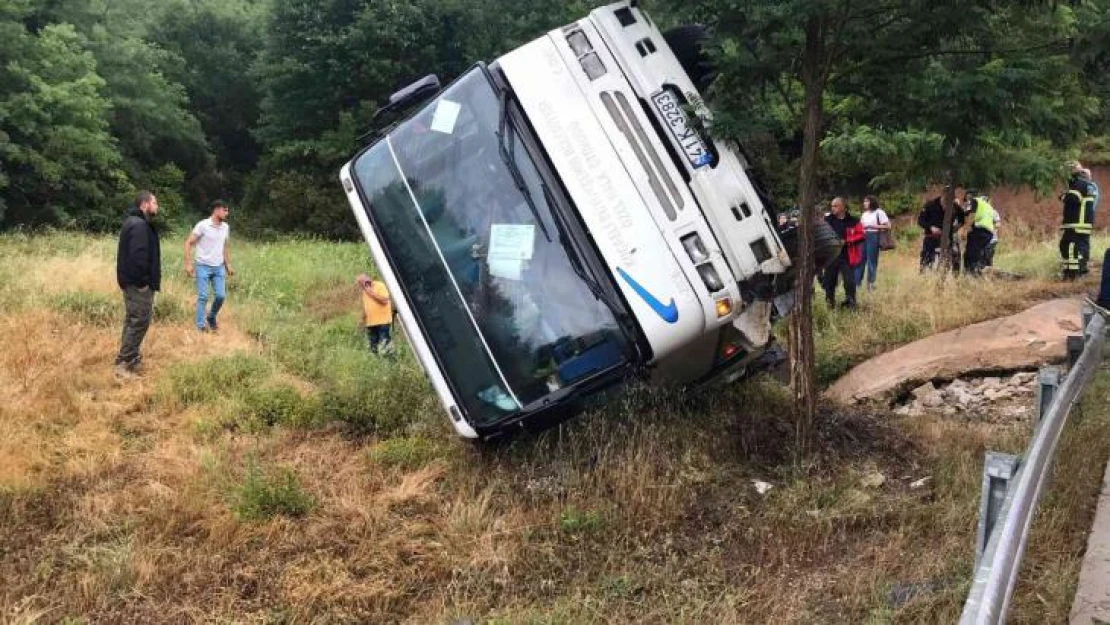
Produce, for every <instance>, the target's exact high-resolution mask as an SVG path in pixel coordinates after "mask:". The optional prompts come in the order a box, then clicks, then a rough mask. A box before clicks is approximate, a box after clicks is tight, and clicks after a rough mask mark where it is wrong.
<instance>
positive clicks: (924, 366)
mask: <svg viewBox="0 0 1110 625" xmlns="http://www.w3.org/2000/svg"><path fill="white" fill-rule="evenodd" d="M1081 304H1082V300H1079V299H1059V300H1054V301H1051V302H1046V303H1044V304H1040V305H1037V306H1034V307H1033V308H1030V309H1029V310H1026V311H1025V312H1023V313H1020V314H1017V315H1014V316H1012V317H1004V318H1001V319H993V320H991V321H985V322H982V323H977V324H974V325H970V326H967V327H964V328H960V329H958V330H953V331H950V332H943V333H941V334H936V335H934V336H931V337H928V338H925V339H922V340H920V341H915V342H913V343H910V344H909V345H905V346H903V347H899V348H898V349H895V350H891V351H889V352H886V353H885V354H882V355H880V356H877V357H875V358H872V359H870V360H868V361H867V362H865V363H863V364H860V365H859V366H857V367H855V368H854V369H852V370H851V371H850V372H849V373H848V374H847V375H845V376H844V377H843V378H841V379H840V380H838V381H837V382H836V383H835V384H834V385H833V386H832V387H831V388H830V389H829V390H828V391H827V396H828V397H829V398H830V399H831V400H833V401H839V402H847V401H849V400H850V399H852V398H857V399H869V398H873V397H880V396H882V395H886V394H890V393H894V392H897V390H898V389H900V388H905V384H906V381H907V380H937V379H941V380H951V379H955V378H959V377H967V376H969V375H973V374H974V373H975V372H977V371H991V370H993V371H999V370H1001V371H1006V370H1009V371H1015V370H1019V369H1021V370H1029V369H1035V368H1036V367H1039V366H1041V365H1045V364H1049V363H1052V362H1056V361H1059V360H1061V359H1063V358H1064V356H1065V355H1066V351H1065V349H1064V344H1065V342H1066V340H1067V336H1068V335H1069V334H1074V331H1071V330H1068V329H1067V328H1066V327H1064V324H1065V322H1073V321H1072V320H1073V319H1078V318H1079V308H1080V306H1081ZM1073 323H1074V322H1073Z"/></svg>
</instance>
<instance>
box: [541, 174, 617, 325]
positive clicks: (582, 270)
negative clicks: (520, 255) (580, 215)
mask: <svg viewBox="0 0 1110 625" xmlns="http://www.w3.org/2000/svg"><path fill="white" fill-rule="evenodd" d="M540 188H542V189H543V198H544V200H546V201H547V205H548V206H550V207H551V217H552V219H553V220H554V221H555V228H556V229H558V230H559V241H560V242H561V243H562V244H563V249H565V250H566V251H567V259H569V260H570V267H571V269H573V270H574V273H575V274H576V275H577V276H578V278H579V279H581V280H582V282H584V283H586V287H587V288H588V289H590V293H593V295H594V297H596V298H597V299H598V300H599V301H600V302H601V303H602V304H605V307H606V308H608V309H609V312H611V313H613V316H614V317H616V318H617V319H622V318H623V317H624V314H623V313H622V309H621V307H620V305H618V304H617V303H615V302H614V301H613V300H612V299H611V298H610V297H609V294H608V293H606V292H605V289H604V288H602V286H601V284H599V283H598V281H597V280H595V279H594V278H593V276H591V275H590V272H588V271H586V266H585V264H584V263H583V262H582V256H581V254H580V253H579V252H578V247H577V246H576V245H575V244H574V242H573V241H572V240H571V237H570V234H569V233H568V232H567V227H566V224H564V223H563V216H562V214H561V213H560V212H559V209H558V208H557V207H556V205H555V197H554V196H553V195H552V194H551V189H549V188H548V186H547V185H546V184H544V183H542V182H541V183H540Z"/></svg>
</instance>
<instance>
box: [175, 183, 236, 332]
mask: <svg viewBox="0 0 1110 625" xmlns="http://www.w3.org/2000/svg"><path fill="white" fill-rule="evenodd" d="M209 208H210V209H211V210H212V216H211V217H209V218H208V219H202V220H201V221H199V222H198V223H197V225H196V227H194V228H193V231H192V233H190V234H189V238H188V239H186V240H185V272H186V273H188V274H189V277H191V278H195V279H196V281H197V329H198V330H200V331H201V332H204V331H212V332H215V331H216V330H217V329H219V325H218V324H217V323H216V315H217V314H219V312H220V307H221V306H223V304H224V299H225V298H226V297H227V289H226V279H227V276H234V275H235V270H234V269H232V268H231V254H230V250H229V249H228V245H227V241H228V236H229V235H230V234H231V227H230V226H228V225H227V214H228V207H227V202H224V201H223V200H216V201H214V202H212V203H211V204H210V205H209ZM194 250H195V252H196V255H195V257H194ZM209 285H211V287H212V291H213V295H214V297H213V298H212V308H211V310H206V306H207V304H208V288H209Z"/></svg>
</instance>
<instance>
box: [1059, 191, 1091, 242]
mask: <svg viewBox="0 0 1110 625" xmlns="http://www.w3.org/2000/svg"><path fill="white" fill-rule="evenodd" d="M1073 197H1074V201H1075V205H1076V206H1077V207H1078V209H1079V210H1078V211H1069V210H1068V200H1069V199H1071V198H1073ZM1094 205H1095V198H1094V196H1093V195H1083V194H1082V193H1080V192H1079V191H1076V190H1075V189H1068V192H1067V193H1065V194H1064V223H1063V224H1061V225H1060V229H1061V230H1073V231H1074V232H1075V233H1076V234H1091V231H1093V230H1094V224H1093V223H1092V220H1091V209H1093V208H1094Z"/></svg>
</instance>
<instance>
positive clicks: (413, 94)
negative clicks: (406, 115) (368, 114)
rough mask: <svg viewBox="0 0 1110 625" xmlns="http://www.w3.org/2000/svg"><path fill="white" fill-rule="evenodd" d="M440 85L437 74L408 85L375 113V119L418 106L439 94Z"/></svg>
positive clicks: (390, 97) (395, 93)
mask: <svg viewBox="0 0 1110 625" xmlns="http://www.w3.org/2000/svg"><path fill="white" fill-rule="evenodd" d="M439 90H440V84H439V77H438V76H436V75H435V74H428V75H427V76H425V77H423V78H421V79H420V80H417V81H416V82H413V83H411V84H409V85H406V86H405V87H403V88H402V89H400V90H398V91H395V92H394V93H393V94H392V95H390V96H389V103H388V104H386V105H385V106H383V107H381V108H380V109H378V111H377V112H376V113H374V118H375V119H377V118H378V117H381V116H382V115H385V114H386V113H391V112H393V111H396V110H399V109H403V108H406V107H408V106H410V105H413V104H417V103H419V102H422V101H423V100H425V99H427V98H429V97H431V96H432V95H435V94H436V93H439Z"/></svg>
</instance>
